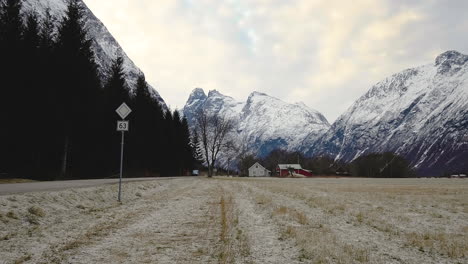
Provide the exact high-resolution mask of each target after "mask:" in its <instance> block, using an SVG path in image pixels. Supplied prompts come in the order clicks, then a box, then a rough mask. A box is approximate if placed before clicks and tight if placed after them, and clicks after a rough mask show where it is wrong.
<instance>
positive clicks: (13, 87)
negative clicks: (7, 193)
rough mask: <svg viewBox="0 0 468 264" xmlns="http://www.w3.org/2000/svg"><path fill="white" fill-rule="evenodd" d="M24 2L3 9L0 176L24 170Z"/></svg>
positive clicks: (8, 2)
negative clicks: (22, 124)
mask: <svg viewBox="0 0 468 264" xmlns="http://www.w3.org/2000/svg"><path fill="white" fill-rule="evenodd" d="M21 7H22V2H21V1H17V0H6V1H2V2H1V6H0V10H1V11H0V58H1V60H0V72H1V74H2V88H1V89H0V122H2V124H8V125H7V126H6V127H5V128H2V129H0V160H1V162H2V163H1V164H0V173H8V174H14V173H15V170H16V169H17V168H20V167H21V164H20V160H21V155H22V153H21V149H19V146H18V142H21V137H20V135H19V133H18V132H20V131H21V128H20V125H21V122H20V118H19V115H20V111H21V109H20V108H19V107H18V103H20V102H21V101H20V99H19V98H20V94H21V90H22V88H23V87H24V86H23V80H24V78H22V76H21V66H22V64H23V60H22V35H23V29H24V27H23V22H22V19H21V16H20V11H21Z"/></svg>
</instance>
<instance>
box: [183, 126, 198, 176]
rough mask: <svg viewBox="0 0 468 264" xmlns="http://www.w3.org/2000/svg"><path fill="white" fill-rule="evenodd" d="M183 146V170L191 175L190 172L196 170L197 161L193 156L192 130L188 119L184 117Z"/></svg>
mask: <svg viewBox="0 0 468 264" xmlns="http://www.w3.org/2000/svg"><path fill="white" fill-rule="evenodd" d="M181 129H182V131H181V137H180V139H179V140H180V141H181V146H182V149H181V150H180V151H181V154H182V155H181V158H182V159H183V166H182V170H183V171H187V172H188V173H190V170H191V169H193V168H194V166H195V159H194V156H193V155H192V146H191V136H190V130H189V126H188V122H187V118H185V117H183V118H182V126H181Z"/></svg>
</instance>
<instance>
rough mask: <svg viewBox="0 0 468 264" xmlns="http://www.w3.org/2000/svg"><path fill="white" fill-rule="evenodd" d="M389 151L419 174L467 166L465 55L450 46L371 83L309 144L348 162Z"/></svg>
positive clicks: (316, 151)
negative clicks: (428, 59)
mask: <svg viewBox="0 0 468 264" xmlns="http://www.w3.org/2000/svg"><path fill="white" fill-rule="evenodd" d="M384 151H393V152H396V153H398V154H400V155H402V156H404V157H406V158H407V159H408V160H409V161H410V162H411V164H412V165H413V166H414V167H415V169H417V170H418V172H419V173H420V174H421V175H440V174H442V173H448V172H460V171H465V172H466V171H467V170H468V56H467V55H463V54H461V53H459V52H456V51H447V52H444V53H442V54H441V55H439V56H438V57H437V58H436V60H435V63H432V64H428V65H424V66H420V67H417V68H412V69H407V70H405V71H402V72H400V73H397V74H395V75H393V76H391V77H388V78H386V79H385V80H383V81H381V82H379V83H377V84H375V85H374V86H373V87H372V88H371V89H370V90H369V91H368V92H367V93H366V94H365V95H363V96H362V97H361V98H359V99H358V100H357V101H356V102H355V103H354V104H353V105H352V106H351V107H350V108H349V110H348V111H347V112H345V113H344V114H343V115H341V116H340V117H339V118H338V119H337V120H336V121H335V122H334V123H333V124H332V126H331V128H330V130H329V131H328V132H327V133H326V134H325V135H323V136H322V137H321V138H320V139H319V140H317V142H316V143H315V144H314V145H313V147H312V148H310V149H309V150H308V154H310V155H321V154H327V155H332V156H334V157H335V158H336V159H341V160H344V161H351V160H353V159H355V158H357V157H359V156H360V155H363V154H365V153H370V152H384Z"/></svg>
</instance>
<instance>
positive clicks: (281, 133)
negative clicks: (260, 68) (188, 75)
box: [183, 88, 330, 156]
mask: <svg viewBox="0 0 468 264" xmlns="http://www.w3.org/2000/svg"><path fill="white" fill-rule="evenodd" d="M202 108H204V109H206V111H208V113H209V114H210V115H226V116H228V117H230V118H232V119H234V120H235V123H236V126H235V131H234V133H233V137H235V141H236V142H237V143H239V144H243V145H245V146H247V147H248V152H249V153H251V154H254V155H258V156H264V155H267V154H268V153H269V152H270V151H272V150H274V149H276V148H281V149H285V150H290V151H296V150H299V149H300V148H301V147H303V146H302V145H303V141H304V139H306V138H309V139H311V140H315V139H317V138H318V137H320V136H321V135H322V134H323V133H325V132H326V131H327V130H328V128H329V127H330V124H329V123H328V121H327V120H326V118H325V117H324V116H323V115H322V114H321V113H319V112H318V111H316V110H314V109H311V108H309V107H307V106H306V105H305V104H304V103H296V104H289V103H286V102H284V101H282V100H280V99H277V98H274V97H271V96H268V95H266V94H264V93H259V92H253V93H251V94H250V96H249V97H248V99H247V101H245V102H238V101H236V100H235V99H233V98H232V97H229V96H225V95H223V94H221V93H220V92H218V91H216V90H213V91H209V93H208V95H206V94H205V92H204V91H203V90H202V89H200V88H197V89H194V90H193V91H192V93H191V94H190V96H189V98H188V100H187V103H186V105H185V107H184V110H183V112H184V116H185V117H186V118H187V120H188V122H189V125H190V126H191V127H193V124H194V119H195V116H196V113H197V111H198V110H199V109H202Z"/></svg>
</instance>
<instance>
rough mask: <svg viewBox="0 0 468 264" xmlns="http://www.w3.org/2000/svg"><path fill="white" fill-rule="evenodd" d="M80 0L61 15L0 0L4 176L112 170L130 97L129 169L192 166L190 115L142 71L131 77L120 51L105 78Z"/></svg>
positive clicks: (143, 171) (0, 164)
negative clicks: (166, 100) (169, 103)
mask: <svg viewBox="0 0 468 264" xmlns="http://www.w3.org/2000/svg"><path fill="white" fill-rule="evenodd" d="M83 12H84V10H83V7H82V6H81V4H80V2H79V1H77V0H71V1H70V2H69V4H68V7H67V10H66V13H65V15H64V16H63V18H55V17H53V16H52V15H51V13H50V11H47V12H46V15H45V16H43V17H42V18H41V19H39V16H38V15H37V14H34V13H29V14H23V13H22V1H17V0H4V1H0V58H1V60H0V74H1V77H2V78H1V80H0V83H1V84H0V85H1V87H0V176H6V177H27V178H32V179H65V178H94V177H112V176H113V175H116V174H117V173H118V170H119V162H120V159H119V158H120V136H121V135H120V134H119V132H117V131H116V121H117V120H118V119H120V118H119V117H118V115H117V114H116V112H115V109H116V108H117V107H118V106H119V105H120V104H121V103H122V102H126V103H127V104H128V105H129V106H130V108H131V109H132V113H131V114H130V115H129V117H128V118H127V119H129V120H130V131H129V132H128V133H126V139H125V149H126V152H125V165H124V166H125V171H126V175H125V176H127V177H128V176H149V175H153V176H156V175H160V176H167V175H184V174H187V172H188V171H189V170H190V169H191V168H192V167H193V165H194V158H193V155H192V154H193V149H192V148H191V144H190V133H189V129H188V125H187V121H186V120H185V119H184V118H181V116H180V114H179V112H178V111H174V112H171V111H170V110H165V109H163V107H162V106H161V105H160V104H159V102H158V101H157V100H156V99H155V98H154V97H153V96H152V94H151V92H150V90H149V87H148V86H147V83H146V81H145V77H144V76H143V75H141V76H139V78H138V82H137V85H136V88H135V89H133V90H132V89H130V87H128V85H127V82H126V81H125V79H126V76H125V72H124V69H123V58H120V57H119V58H117V59H116V60H115V61H114V62H113V65H112V68H111V70H110V72H109V73H108V76H109V77H108V78H107V79H105V80H103V79H102V78H100V77H99V66H98V64H97V63H96V60H95V54H94V53H93V49H92V41H93V40H92V39H91V38H90V36H89V35H88V32H87V30H86V27H85V22H84V13H83Z"/></svg>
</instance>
